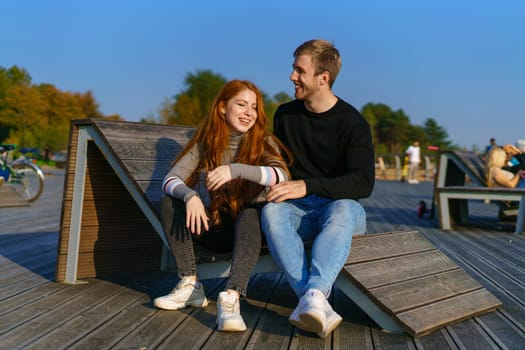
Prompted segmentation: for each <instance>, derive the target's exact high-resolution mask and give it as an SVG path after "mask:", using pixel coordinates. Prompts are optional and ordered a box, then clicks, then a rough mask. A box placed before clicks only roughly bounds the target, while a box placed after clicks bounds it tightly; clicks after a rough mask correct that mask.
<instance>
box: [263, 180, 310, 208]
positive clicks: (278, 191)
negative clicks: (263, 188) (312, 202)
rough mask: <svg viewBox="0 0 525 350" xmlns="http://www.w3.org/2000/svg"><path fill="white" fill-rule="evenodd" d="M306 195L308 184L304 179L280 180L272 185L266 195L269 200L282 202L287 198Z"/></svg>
mask: <svg viewBox="0 0 525 350" xmlns="http://www.w3.org/2000/svg"><path fill="white" fill-rule="evenodd" d="M304 196H306V184H305V183H304V181H303V180H293V181H285V182H280V183H278V184H276V185H273V186H272V187H270V192H268V194H267V195H266V199H267V200H268V201H269V202H275V203H280V202H282V201H285V200H287V199H296V198H302V197H304Z"/></svg>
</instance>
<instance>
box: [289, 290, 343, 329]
mask: <svg viewBox="0 0 525 350" xmlns="http://www.w3.org/2000/svg"><path fill="white" fill-rule="evenodd" d="M312 299H313V300H314V301H313V302H312ZM320 308H321V310H319V309H320ZM323 319H324V321H323ZM288 320H289V321H290V323H291V324H293V325H294V326H296V327H297V328H300V329H302V330H305V331H308V332H313V333H317V335H318V336H319V337H321V338H324V337H326V336H327V335H328V334H330V333H331V332H332V331H333V330H334V329H336V328H337V326H339V324H340V323H341V322H342V321H343V318H342V317H341V316H340V315H339V314H338V313H337V312H335V311H334V309H332V306H331V305H330V303H329V302H328V300H326V298H325V296H324V294H323V293H322V292H321V291H319V290H317V289H310V290H309V291H308V292H307V293H306V294H305V295H303V297H302V298H301V299H300V300H299V305H297V307H296V308H295V310H293V312H292V314H291V315H290V317H289V318H288ZM319 320H320V321H319ZM318 322H319V323H322V327H323V328H322V329H321V330H319V331H318V329H320V326H319V325H315V323H318ZM312 324H313V325H312Z"/></svg>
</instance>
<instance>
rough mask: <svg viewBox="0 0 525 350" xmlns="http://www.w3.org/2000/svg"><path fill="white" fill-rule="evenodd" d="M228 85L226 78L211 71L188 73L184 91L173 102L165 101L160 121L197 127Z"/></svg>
mask: <svg viewBox="0 0 525 350" xmlns="http://www.w3.org/2000/svg"><path fill="white" fill-rule="evenodd" d="M225 83H226V78H224V77H223V76H222V75H220V74H216V73H213V72H212V71H211V70H197V71H196V72H195V73H194V74H193V73H188V75H186V78H185V80H184V86H185V87H184V89H183V90H182V91H181V92H180V93H179V94H177V95H175V96H174V97H173V98H172V100H165V101H164V102H163V103H162V107H161V110H160V121H161V122H162V123H166V124H180V125H191V126H195V125H197V124H199V122H200V121H201V120H202V119H203V118H204V117H206V115H207V113H208V111H209V108H210V106H211V104H212V102H213V99H214V98H215V95H217V93H218V92H219V90H220V89H221V87H222V86H223V85H224V84H225Z"/></svg>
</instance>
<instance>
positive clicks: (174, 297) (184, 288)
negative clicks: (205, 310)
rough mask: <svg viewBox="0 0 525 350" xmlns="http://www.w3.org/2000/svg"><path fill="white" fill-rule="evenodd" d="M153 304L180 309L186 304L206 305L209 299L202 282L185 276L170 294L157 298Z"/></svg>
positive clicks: (169, 308) (164, 307)
mask: <svg viewBox="0 0 525 350" xmlns="http://www.w3.org/2000/svg"><path fill="white" fill-rule="evenodd" d="M153 304H154V305H155V306H156V307H158V308H159V309H164V310H179V309H183V308H185V307H186V306H194V307H206V306H207V305H208V299H206V295H205V293H204V286H203V285H202V283H200V282H198V281H196V282H194V281H193V280H191V279H188V278H185V277H183V278H182V279H181V280H180V281H179V283H177V285H176V286H175V288H174V289H173V290H172V291H171V293H170V294H168V295H165V296H162V297H158V298H156V299H155V300H154V301H153Z"/></svg>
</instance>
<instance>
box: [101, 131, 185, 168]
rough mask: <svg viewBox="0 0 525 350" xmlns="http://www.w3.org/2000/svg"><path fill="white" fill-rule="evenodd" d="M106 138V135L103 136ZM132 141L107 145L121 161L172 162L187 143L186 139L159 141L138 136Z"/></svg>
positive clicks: (110, 141) (110, 140)
mask: <svg viewBox="0 0 525 350" xmlns="http://www.w3.org/2000/svg"><path fill="white" fill-rule="evenodd" d="M105 136H106V137H107V135H105ZM135 136H136V138H135V139H133V140H114V139H111V138H109V139H108V141H109V144H110V145H111V147H112V149H113V150H114V151H115V154H117V155H118V157H119V158H120V159H122V160H154V161H173V160H174V159H175V157H176V156H177V154H179V152H180V151H181V150H182V149H183V148H184V146H185V145H186V144H187V143H188V139H182V140H174V139H172V138H168V137H163V138H161V139H159V140H153V141H152V140H144V139H143V138H142V136H141V135H140V134H137V135H135Z"/></svg>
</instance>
